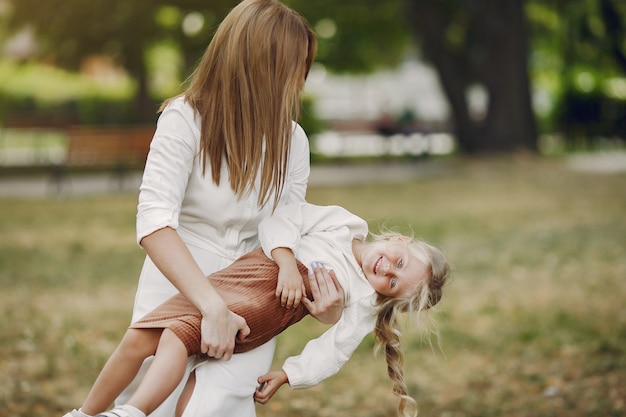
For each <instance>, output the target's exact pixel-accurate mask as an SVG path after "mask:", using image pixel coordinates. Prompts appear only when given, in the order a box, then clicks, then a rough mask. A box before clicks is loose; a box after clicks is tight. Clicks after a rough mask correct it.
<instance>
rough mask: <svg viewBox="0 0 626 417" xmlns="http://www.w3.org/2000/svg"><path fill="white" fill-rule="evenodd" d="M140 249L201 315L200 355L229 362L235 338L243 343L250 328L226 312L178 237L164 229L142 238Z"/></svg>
mask: <svg viewBox="0 0 626 417" xmlns="http://www.w3.org/2000/svg"><path fill="white" fill-rule="evenodd" d="M141 245H142V246H143V248H144V249H145V251H146V253H147V254H148V256H150V258H151V259H152V261H153V262H154V264H155V265H156V266H157V267H158V268H159V270H160V271H161V272H162V273H163V275H165V276H166V277H168V279H169V280H170V281H171V282H172V284H173V285H174V286H175V287H176V288H177V289H178V291H180V292H181V294H183V295H184V296H185V297H186V298H187V299H188V300H189V301H190V302H191V303H192V304H193V305H194V306H195V307H196V308H197V309H198V310H200V312H201V313H202V344H201V350H202V353H206V354H207V355H208V356H211V357H214V358H218V359H219V358H221V359H225V360H228V359H230V358H231V356H232V355H233V351H234V349H235V337H239V338H241V339H244V338H245V337H246V336H247V335H248V334H249V333H250V328H249V327H248V325H247V324H246V321H245V319H244V318H243V317H241V316H239V315H237V314H235V313H233V312H232V311H230V310H229V309H228V307H227V306H226V303H225V302H224V300H223V299H222V298H221V297H220V295H219V294H218V293H217V292H216V291H215V288H213V286H212V285H211V284H210V283H209V281H208V280H207V279H206V277H205V275H204V274H203V273H202V271H201V270H200V267H199V266H198V264H197V263H196V262H195V260H194V259H193V257H192V256H191V253H190V252H189V249H187V246H185V244H184V243H183V241H182V239H181V238H180V237H179V236H178V233H176V231H175V230H174V229H172V228H170V227H165V228H162V229H159V230H157V231H156V232H154V233H151V234H150V235H148V236H146V237H144V238H143V239H142V240H141Z"/></svg>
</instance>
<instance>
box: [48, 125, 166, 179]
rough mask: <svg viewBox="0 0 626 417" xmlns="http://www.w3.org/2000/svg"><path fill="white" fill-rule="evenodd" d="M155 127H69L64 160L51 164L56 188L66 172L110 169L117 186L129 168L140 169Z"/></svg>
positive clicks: (130, 169)
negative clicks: (115, 178)
mask: <svg viewBox="0 0 626 417" xmlns="http://www.w3.org/2000/svg"><path fill="white" fill-rule="evenodd" d="M154 130H155V127H154V126H115V127H110V126H102V127H100V126H70V127H68V128H66V130H65V132H66V134H67V138H68V144H67V153H66V156H65V159H64V160H63V161H62V162H61V163H59V164H57V165H55V166H54V169H53V180H54V181H55V183H56V184H57V187H59V188H60V187H61V183H62V182H63V180H64V179H65V178H66V176H67V175H68V173H69V172H110V173H112V174H114V175H116V177H117V179H118V183H119V185H120V187H121V186H122V185H123V181H124V177H125V176H126V175H127V174H128V173H129V172H130V171H132V170H140V169H143V167H144V165H145V162H146V157H147V155H148V151H149V149H150V142H151V141H152V136H153V135H154Z"/></svg>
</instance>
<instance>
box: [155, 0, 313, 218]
mask: <svg viewBox="0 0 626 417" xmlns="http://www.w3.org/2000/svg"><path fill="white" fill-rule="evenodd" d="M316 48H317V41H316V39H315V34H314V33H313V31H312V30H311V28H310V26H309V25H308V23H307V22H306V21H305V20H304V18H302V17H301V16H300V15H299V14H298V13H296V12H295V11H293V10H291V9H290V8H288V7H287V6H285V5H283V4H282V3H280V2H278V1H276V0H244V1H242V2H241V3H239V4H238V5H237V6H236V7H235V8H233V9H232V10H231V11H230V13H229V14H228V15H227V16H226V18H225V19H224V20H223V21H222V23H221V24H220V26H219V27H218V29H217V31H216V32H215V35H214V36H213V39H212V40H211V42H210V43H209V46H208V47H207V49H206V51H205V53H204V55H203V57H202V59H201V61H200V63H199V65H198V67H197V68H196V69H195V71H194V72H193V74H192V75H191V77H190V79H189V87H188V88H187V90H186V91H185V92H184V93H183V94H182V96H184V97H185V100H186V101H187V102H188V103H190V104H191V106H192V107H193V108H194V109H195V111H196V113H197V115H198V116H199V117H200V120H201V135H200V155H201V157H202V169H203V173H206V167H207V163H210V169H211V177H212V179H213V182H214V183H215V184H218V185H219V183H220V180H221V169H222V163H224V162H225V163H226V166H227V167H228V178H229V181H230V186H231V188H232V190H233V191H234V192H235V194H236V195H237V196H238V197H239V198H241V197H243V196H244V195H246V194H247V193H249V192H250V191H252V190H253V188H254V184H255V179H256V178H257V177H259V178H260V188H259V198H258V201H257V203H258V204H259V206H264V205H265V204H266V203H267V202H268V200H269V199H270V197H271V195H272V194H273V196H274V197H273V198H274V206H276V204H277V202H278V199H279V198H280V195H281V193H282V190H283V186H284V183H285V179H286V175H287V163H288V158H289V151H290V145H291V136H292V133H293V130H294V127H293V126H292V121H294V120H298V117H299V112H300V93H301V91H302V89H303V87H304V82H305V80H306V76H307V74H308V72H309V69H310V68H311V64H312V63H313V59H314V57H315V52H316ZM171 100H172V99H170V100H167V101H166V102H165V103H163V105H162V106H161V109H164V108H165V106H166V105H167V104H168V103H169V101H171ZM259 170H260V172H259Z"/></svg>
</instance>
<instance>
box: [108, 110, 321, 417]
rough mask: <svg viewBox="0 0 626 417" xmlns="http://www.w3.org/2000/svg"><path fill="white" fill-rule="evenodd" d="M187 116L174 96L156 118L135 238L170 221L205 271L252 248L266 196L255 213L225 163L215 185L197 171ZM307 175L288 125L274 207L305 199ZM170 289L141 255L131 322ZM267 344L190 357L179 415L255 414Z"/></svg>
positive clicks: (193, 130)
mask: <svg viewBox="0 0 626 417" xmlns="http://www.w3.org/2000/svg"><path fill="white" fill-rule="evenodd" d="M194 116H195V115H194V111H193V109H192V107H191V106H189V105H188V104H187V103H185V102H184V100H183V99H182V98H178V99H176V100H174V101H173V102H172V103H170V104H169V105H168V107H167V108H166V109H165V110H164V111H163V113H162V114H161V116H160V117H159V120H158V123H157V129H156V132H155V135H154V138H153V140H152V144H151V146H150V153H149V155H148V160H147V162H146V167H145V170H144V174H143V180H142V184H141V188H140V194H139V204H138V208H137V241H138V242H139V241H140V240H141V239H142V238H143V237H145V236H147V235H149V234H150V233H152V232H154V231H156V230H159V229H161V228H163V227H167V226H169V227H171V228H173V229H175V230H176V231H177V232H178V234H179V235H180V236H181V238H182V239H183V241H184V242H185V243H186V244H187V247H188V248H189V250H190V251H191V253H192V255H193V257H194V258H195V260H196V262H197V263H198V265H199V266H200V268H201V269H202V271H203V272H204V273H205V274H207V275H208V274H210V273H212V272H215V271H217V270H220V269H222V268H225V267H226V266H228V265H230V264H231V263H232V262H233V261H234V260H235V259H237V258H238V257H239V256H241V255H243V254H244V253H247V252H250V251H251V250H253V249H256V248H258V247H259V241H258V225H259V223H260V221H261V220H262V219H263V218H264V217H266V216H269V215H270V214H271V209H272V208H271V206H272V204H271V201H273V199H272V198H270V203H269V204H268V205H266V207H264V208H263V209H261V210H259V207H258V206H257V198H258V193H257V192H256V191H253V192H251V193H250V194H249V195H246V196H245V197H243V198H241V199H240V200H238V199H237V197H236V196H235V195H234V193H233V192H232V190H231V188H230V184H229V181H228V171H227V169H226V166H223V167H222V180H221V184H220V185H219V186H216V185H215V184H214V183H213V181H212V179H211V174H210V166H209V165H207V169H206V172H207V174H206V176H203V174H202V164H201V161H200V158H199V152H200V151H199V149H200V121H199V120H198V119H197V118H196V117H194ZM309 172H310V165H309V144H308V139H307V137H306V134H305V133H304V131H303V130H302V128H301V127H300V126H298V125H297V124H295V123H294V133H293V136H292V144H291V152H290V155H289V163H288V174H287V178H286V183H285V186H284V189H283V193H282V196H281V199H280V202H279V205H283V204H286V203H294V202H303V201H304V198H305V194H306V187H307V181H308V176H309ZM176 292H177V290H176V288H175V287H174V286H173V285H172V284H171V283H170V281H169V280H167V278H165V276H163V274H161V272H160V271H159V270H158V269H157V268H156V266H155V265H154V264H153V263H152V261H151V260H150V258H149V257H146V260H145V262H144V265H143V268H142V270H141V274H140V277H139V285H138V289H137V294H136V298H135V305H134V308H133V318H132V321H136V320H137V319H139V318H141V317H143V316H144V315H145V314H146V313H147V312H149V311H151V310H152V309H154V308H155V307H156V306H157V305H159V304H161V303H162V302H163V301H165V300H167V299H168V298H169V297H171V296H172V295H174V294H175V293H176ZM274 347H275V340H272V341H270V342H268V343H266V344H265V345H263V346H261V347H259V348H257V349H254V350H252V351H250V352H247V353H242V354H237V355H234V356H233V358H232V359H231V360H229V361H224V360H206V361H204V362H203V363H201V364H199V365H198V364H194V363H192V360H190V362H189V364H188V370H191V369H192V368H193V367H194V366H197V368H196V369H195V371H196V388H195V391H194V395H192V397H191V400H190V402H189V404H188V406H187V408H186V409H185V412H184V414H183V415H184V417H222V416H227V415H233V416H235V415H236V416H238V417H254V416H255V415H256V412H255V406H254V401H253V398H252V397H253V395H254V391H255V389H256V387H257V382H256V380H257V378H258V377H259V376H260V375H262V374H264V373H265V372H267V371H268V370H269V367H270V365H271V361H272V357H273V355H274ZM144 368H145V367H144ZM142 374H143V373H140V376H139V377H138V378H140V377H141V375H142ZM185 379H186V378H185ZM183 385H184V381H183V382H182V383H181V385H180V386H179V388H178V389H177V390H176V392H175V393H174V394H172V396H170V398H168V400H166V401H165V402H164V403H163V404H162V405H161V406H160V407H159V408H158V409H157V410H155V411H154V412H153V413H152V414H151V416H152V417H172V416H173V415H174V410H175V405H176V401H177V398H178V396H179V395H180V390H181V389H182V387H183ZM133 391H134V384H132V385H131V387H129V389H127V390H126V391H125V392H124V393H123V394H122V395H121V396H120V398H118V402H120V403H123V402H124V401H125V400H127V399H128V398H129V396H130V394H131V393H132V392H133Z"/></svg>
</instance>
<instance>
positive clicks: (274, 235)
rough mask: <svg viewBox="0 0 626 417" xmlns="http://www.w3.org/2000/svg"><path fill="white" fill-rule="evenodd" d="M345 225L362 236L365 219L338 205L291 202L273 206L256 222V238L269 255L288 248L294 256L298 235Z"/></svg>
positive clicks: (334, 228)
mask: <svg viewBox="0 0 626 417" xmlns="http://www.w3.org/2000/svg"><path fill="white" fill-rule="evenodd" d="M344 228H347V229H349V230H351V232H352V234H353V235H354V237H356V238H365V235H366V234H367V222H366V221H365V220H363V219H361V218H360V217H358V216H356V215H354V214H352V213H350V212H349V211H348V210H346V209H344V208H343V207H339V206H317V205H314V204H310V203H306V202H305V203H294V204H287V205H284V206H280V207H277V208H276V210H275V211H274V213H272V215H271V216H269V217H266V218H265V219H263V220H262V221H261V223H260V224H259V241H260V242H261V247H262V248H263V251H264V252H265V255H266V256H267V257H269V258H271V253H272V250H273V249H275V248H289V249H291V250H292V252H293V253H294V254H295V255H296V257H298V245H299V243H300V239H301V237H302V236H304V235H307V234H309V233H314V232H322V231H334V230H338V229H344Z"/></svg>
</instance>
